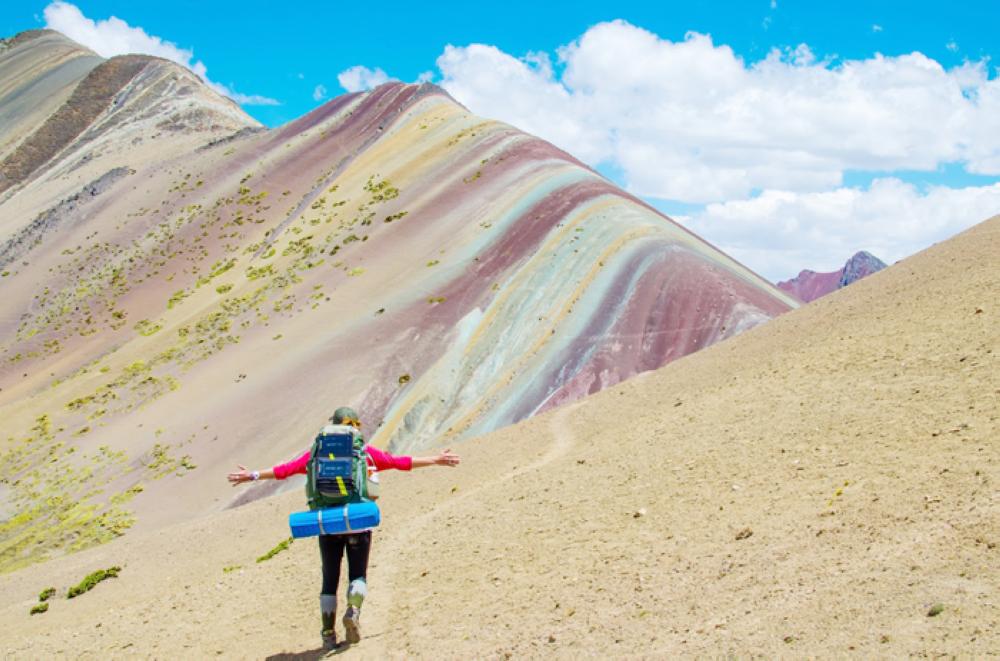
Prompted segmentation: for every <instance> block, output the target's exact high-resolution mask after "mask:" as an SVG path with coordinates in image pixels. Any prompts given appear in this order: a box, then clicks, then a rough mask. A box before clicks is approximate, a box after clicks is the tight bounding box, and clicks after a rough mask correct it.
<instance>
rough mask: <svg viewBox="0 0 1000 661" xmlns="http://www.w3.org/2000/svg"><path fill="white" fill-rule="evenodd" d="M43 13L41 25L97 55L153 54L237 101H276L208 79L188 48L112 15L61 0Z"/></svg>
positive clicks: (244, 102)
mask: <svg viewBox="0 0 1000 661" xmlns="http://www.w3.org/2000/svg"><path fill="white" fill-rule="evenodd" d="M43 13H44V15H45V27H47V28H51V29H53V30H58V31H59V32H61V33H63V34H64V35H66V36H67V37H69V38H70V39H72V40H73V41H75V42H77V43H79V44H82V45H84V46H86V47H87V48H89V49H91V50H92V51H94V52H95V53H97V54H98V55H100V56H101V57H114V56H115V55H125V54H127V53H141V54H144V55H155V56H157V57H162V58H164V59H167V60H170V61H172V62H176V63H177V64H179V65H181V66H183V67H186V68H188V69H190V70H191V71H193V72H194V73H195V74H197V75H198V76H199V77H200V78H201V79H202V80H204V81H205V84H206V85H208V86H209V87H211V88H212V89H213V90H215V91H216V92H218V93H219V94H222V95H223V96H227V97H229V98H230V99H232V100H233V101H235V102H236V103H239V104H240V105H267V106H273V105H279V102H278V101H276V100H275V99H271V98H268V97H266V96H260V95H257V94H241V93H240V92H237V91H235V90H233V89H232V88H230V87H227V86H226V85H223V84H221V83H217V82H214V81H212V80H210V79H209V78H208V70H207V68H206V66H205V65H204V63H202V62H201V60H197V61H195V60H194V53H193V52H192V51H190V50H187V49H185V48H180V47H178V46H177V45H176V44H174V43H172V42H169V41H164V40H163V39H161V38H160V37H157V36H154V35H150V34H147V33H146V31H145V30H143V29H142V28H140V27H133V26H131V25H129V24H128V23H126V22H125V21H123V20H121V19H120V18H117V17H115V16H112V17H111V18H108V19H106V20H99V21H94V20H92V19H90V18H87V17H86V16H84V14H83V12H82V11H80V9H79V8H78V7H77V6H76V5H74V4H71V3H69V2H61V1H57V2H52V3H49V5H48V6H47V7H45V10H44V12H43Z"/></svg>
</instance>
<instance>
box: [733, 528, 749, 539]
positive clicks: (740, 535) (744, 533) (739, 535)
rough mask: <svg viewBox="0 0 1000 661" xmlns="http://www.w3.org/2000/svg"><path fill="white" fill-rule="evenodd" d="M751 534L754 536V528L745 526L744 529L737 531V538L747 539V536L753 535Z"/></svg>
mask: <svg viewBox="0 0 1000 661" xmlns="http://www.w3.org/2000/svg"><path fill="white" fill-rule="evenodd" d="M751 536H753V530H750V528H749V527H747V528H744V529H743V530H741V531H739V532H738V533H736V539H737V540H740V539H746V538H748V537H751Z"/></svg>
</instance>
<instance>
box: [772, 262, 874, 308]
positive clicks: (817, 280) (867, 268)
mask: <svg viewBox="0 0 1000 661" xmlns="http://www.w3.org/2000/svg"><path fill="white" fill-rule="evenodd" d="M885 267H886V265H885V262H883V261H882V260H881V259H879V258H878V257H875V256H874V255H872V254H871V253H870V252H868V251H866V250H859V251H858V252H856V253H854V255H852V256H851V258H850V259H848V260H847V262H846V263H845V264H844V266H843V267H841V268H839V269H837V270H836V271H830V272H829V273H817V272H816V271H811V270H809V269H803V270H801V271H799V274H798V275H797V276H796V277H794V278H792V279H791V280H784V281H782V282H779V283H778V289H781V290H782V291H786V292H788V293H790V294H794V295H795V296H797V297H798V298H799V300H802V301H805V302H806V303H808V302H810V301H814V300H816V299H817V298H819V297H820V296H825V295H827V294H829V293H831V292H834V291H836V290H838V289H841V288H843V287H846V286H847V285H849V284H851V283H853V282H857V281H858V280H860V279H861V278H864V277H865V276H868V275H871V274H872V273H875V272H876V271H881V270H882V269H884V268H885Z"/></svg>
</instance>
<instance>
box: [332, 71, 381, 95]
mask: <svg viewBox="0 0 1000 661" xmlns="http://www.w3.org/2000/svg"><path fill="white" fill-rule="evenodd" d="M390 80H392V79H390V78H389V76H388V74H386V72H384V71H382V70H381V69H378V68H376V69H375V70H374V71H372V70H371V69H369V68H368V67H364V66H361V65H358V66H356V67H351V68H350V69H345V70H344V71H341V72H340V74H339V75H338V76H337V82H339V83H340V86H341V87H343V88H344V89H345V90H347V91H348V92H363V91H365V90H369V89H371V88H373V87H378V86H379V85H381V84H382V83H387V82H389V81H390Z"/></svg>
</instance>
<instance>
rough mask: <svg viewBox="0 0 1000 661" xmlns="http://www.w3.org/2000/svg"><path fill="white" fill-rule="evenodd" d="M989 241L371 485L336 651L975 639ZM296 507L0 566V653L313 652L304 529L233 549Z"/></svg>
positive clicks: (981, 553) (983, 554)
mask: <svg viewBox="0 0 1000 661" xmlns="http://www.w3.org/2000/svg"><path fill="white" fill-rule="evenodd" d="M997 255H1000V217H998V218H994V219H992V220H991V221H988V222H987V223H984V224H982V225H980V226H978V227H976V228H974V229H973V230H970V231H969V232H966V233H964V234H963V235H960V236H959V237H957V238H955V239H953V240H951V241H949V242H947V243H944V244H941V245H939V246H936V247H934V248H932V249H930V250H928V251H926V252H925V253H922V254H920V255H917V256H915V257H913V258H910V259H908V260H905V261H904V262H901V263H900V264H898V265H896V266H893V267H891V268H890V269H887V270H886V271H883V272H881V273H879V274H876V275H874V276H872V277H870V278H867V279H865V280H863V281H861V282H859V283H856V284H855V285H853V286H852V287H850V288H848V289H845V290H841V291H839V292H837V293H835V294H833V295H831V296H829V297H827V298H824V299H822V300H820V301H818V302H816V303H814V304H811V305H809V306H806V307H805V308H802V309H800V310H798V311H796V312H793V313H789V314H787V315H784V316H782V317H780V318H778V319H777V320H775V321H773V322H770V323H768V324H767V325H765V326H763V327H760V328H758V329H756V330H753V331H751V332H748V333H746V334H744V335H742V336H740V337H738V338H735V339H733V340H730V341H726V342H724V343H721V344H719V345H716V346H714V347H711V348H709V349H706V350H704V351H702V352H700V353H698V354H695V355H692V356H689V357H686V358H684V359H682V360H679V361H677V362H675V363H673V364H671V365H669V366H667V367H666V368H663V369H661V370H659V371H657V372H654V373H650V374H648V375H646V376H642V377H639V378H636V379H633V380H631V381H629V382H626V383H624V384H621V385H619V386H616V387H614V388H611V389H609V390H606V391H604V392H602V393H600V394H598V395H595V396H593V397H590V398H588V399H586V400H584V401H583V402H582V403H579V404H576V405H573V406H571V407H567V408H563V409H559V410H556V411H554V412H552V413H550V414H546V415H542V416H538V417H535V418H533V419H530V420H528V421H526V422H525V423H522V424H519V425H517V426H514V427H510V428H507V429H503V430H501V431H499V432H496V433H493V434H490V435H488V436H485V437H481V438H479V439H476V440H474V441H471V442H467V443H465V444H464V445H463V446H462V447H461V448H460V451H461V452H462V454H463V456H464V458H465V463H464V464H463V466H462V468H461V469H459V470H456V471H448V470H446V469H433V470H430V469H429V470H425V471H419V472H416V473H413V474H411V475H402V474H387V475H386V479H385V489H384V490H385V491H386V492H387V495H386V496H385V498H384V499H383V513H384V519H385V524H384V525H383V527H382V529H381V530H379V531H378V533H377V538H376V542H375V549H374V555H373V559H372V567H371V571H370V576H369V578H370V583H371V586H372V596H371V597H370V599H369V602H368V604H367V605H366V611H365V617H364V619H363V624H364V630H365V633H366V638H365V640H364V641H363V642H362V644H361V645H360V646H358V647H357V648H355V649H352V650H350V651H349V652H348V654H349V655H354V656H358V657H364V658H383V657H385V656H427V657H430V656H435V657H442V656H443V657H449V658H470V657H502V656H505V655H507V654H512V655H514V656H542V655H546V656H550V655H556V656H561V657H571V656H581V655H583V656H598V655H600V656H604V655H629V656H659V657H664V656H672V655H676V654H684V655H695V654H700V655H716V654H722V653H735V654H739V655H750V654H765V655H771V656H773V655H776V654H787V655H795V656H802V655H813V656H823V657H828V656H844V655H856V656H864V657H871V656H873V655H880V656H902V655H927V656H930V655H938V654H962V655H969V656H986V655H989V654H995V653H996V652H997V650H1000V633H998V632H1000V599H998V597H997V594H998V589H1000V571H998V570H997V567H998V566H1000V547H998V544H1000V487H998V484H1000V461H998V450H1000V447H998V438H1000V422H998V419H997V418H998V412H997V405H996V402H997V400H998V399H1000V365H998V361H997V354H996V352H997V349H998V347H1000V342H998V340H1000V330H998V327H1000V264H998V261H997ZM305 442H306V440H305V439H304V441H303V445H305ZM235 459H236V458H235V457H234V460H235ZM219 479H220V480H221V479H223V476H222V475H220V476H219ZM300 503H301V496H300V495H299V494H296V493H289V494H286V495H283V496H279V497H276V498H273V499H269V500H266V501H261V502H257V503H253V504H251V505H248V506H246V507H243V508H240V509H238V510H235V511H229V512H224V513H222V514H214V515H211V516H209V517H205V518H202V519H199V520H196V521H192V522H188V523H184V524H180V525H175V526H172V527H170V528H167V529H163V530H161V531H158V532H148V533H132V534H129V535H126V537H124V538H122V539H120V540H118V541H116V542H114V543H111V544H108V545H106V546H103V547H99V548H96V549H91V550H89V551H86V552H83V553H80V554H77V555H74V556H69V557H66V558H63V559H58V560H55V561H50V562H48V563H45V564H42V565H38V566H35V567H32V568H29V569H27V570H23V571H20V572H17V573H15V574H12V575H7V576H3V577H0V631H2V632H3V635H2V644H0V654H3V655H4V656H5V657H15V658H29V657H32V658H41V657H47V656H50V655H51V654H53V653H62V654H64V655H67V656H74V657H83V658H108V657H133V656H152V657H160V658H197V657H207V656H216V655H220V656H223V657H234V658H265V657H267V658H296V655H302V657H303V658H313V657H315V656H316V655H317V653H316V647H317V642H318V635H317V629H318V623H317V613H316V611H317V603H316V602H317V599H316V593H317V588H318V579H319V577H318V573H319V562H318V554H317V552H316V549H315V542H314V541H312V540H305V541H299V542H296V543H294V544H293V545H292V547H291V549H290V550H289V551H287V552H285V553H282V554H280V555H278V556H276V557H275V558H273V559H272V560H270V561H268V562H266V563H262V564H256V563H254V558H255V557H256V556H258V555H260V554H261V553H263V552H265V551H266V550H267V549H269V548H270V547H271V546H273V545H274V544H275V543H276V542H278V541H279V540H281V539H282V538H283V537H284V536H285V535H286V534H287V533H286V529H285V526H284V520H285V515H286V514H287V512H289V511H291V510H292V509H296V508H297V507H298V506H299V505H300ZM163 506H164V507H166V508H169V507H170V506H171V503H170V502H164V503H163ZM741 532H742V534H741ZM747 532H750V533H752V534H750V535H749V536H747ZM112 564H120V565H122V566H123V568H124V569H123V572H122V574H121V577H120V578H118V579H116V580H113V581H108V582H106V583H103V584H101V585H99V586H98V587H97V588H96V589H95V590H94V591H92V592H91V593H88V594H87V595H84V596H83V597H80V598H79V599H76V600H73V601H67V600H65V599H62V598H58V599H56V600H55V601H54V602H53V604H52V607H51V609H50V612H49V613H46V614H44V615H41V616H35V617H29V616H28V614H27V613H28V610H29V608H30V607H31V605H32V604H33V603H34V602H35V599H36V595H37V593H38V592H39V591H40V590H41V589H42V588H44V587H46V586H48V585H53V586H56V587H58V588H59V589H60V591H61V592H64V590H65V589H66V587H67V586H69V585H70V584H72V583H75V582H76V581H78V580H79V579H80V578H82V576H83V575H84V574H86V573H87V572H89V571H91V570H93V569H95V568H99V567H105V566H108V565H112ZM233 565H242V569H238V570H235V571H232V572H229V573H224V571H223V568H225V567H229V566H233ZM937 603H940V604H943V606H944V610H943V612H941V614H940V615H938V616H936V617H928V616H927V614H926V613H927V611H928V609H929V608H930V607H931V606H932V605H934V604H937Z"/></svg>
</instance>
